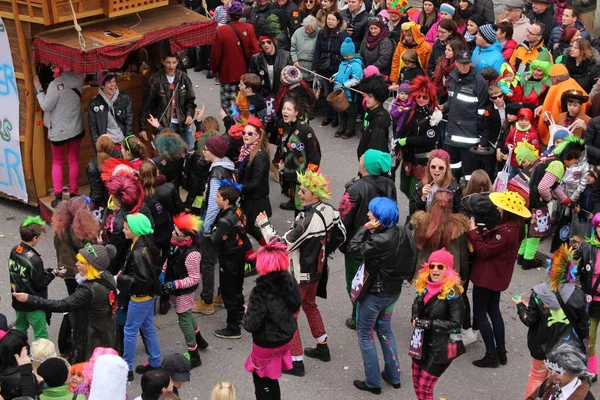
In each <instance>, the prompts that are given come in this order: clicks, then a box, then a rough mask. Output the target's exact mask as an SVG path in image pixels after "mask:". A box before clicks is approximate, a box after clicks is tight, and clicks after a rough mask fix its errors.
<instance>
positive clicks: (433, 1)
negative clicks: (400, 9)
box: [423, 0, 440, 8]
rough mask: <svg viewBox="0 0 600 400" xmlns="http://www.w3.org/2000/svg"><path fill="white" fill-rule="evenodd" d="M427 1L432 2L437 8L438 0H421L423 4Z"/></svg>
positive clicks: (438, 5)
mask: <svg viewBox="0 0 600 400" xmlns="http://www.w3.org/2000/svg"><path fill="white" fill-rule="evenodd" d="M426 1H428V2H430V3H431V4H433V6H434V7H435V8H439V7H440V2H439V1H438V0H423V4H425V2H426Z"/></svg>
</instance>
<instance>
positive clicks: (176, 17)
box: [32, 5, 217, 74]
mask: <svg viewBox="0 0 600 400" xmlns="http://www.w3.org/2000/svg"><path fill="white" fill-rule="evenodd" d="M115 25H118V26H123V27H130V28H128V29H127V31H131V32H133V33H135V34H136V39H134V40H128V41H122V42H120V43H115V44H108V45H103V44H101V43H99V42H97V41H96V40H93V39H91V38H88V37H86V32H92V31H98V30H102V29H106V27H107V26H115ZM81 27H82V34H83V36H84V38H85V39H86V48H85V49H84V50H82V49H81V47H80V45H79V40H78V36H77V32H76V31H75V29H74V28H73V26H69V27H66V28H61V29H56V30H52V31H48V32H43V33H40V34H37V35H35V37H34V39H33V45H32V47H33V57H34V59H35V61H36V62H39V63H44V64H58V65H63V66H65V67H69V68H70V69H71V70H73V71H74V72H77V73H80V74H95V73H96V72H98V71H100V70H103V69H120V68H122V67H123V64H124V62H125V59H126V58H127V56H128V55H129V54H130V53H131V52H133V51H136V50H138V49H140V48H142V47H145V46H147V45H149V44H151V43H154V42H158V41H161V40H164V39H169V41H170V46H171V51H173V52H174V53H181V52H182V51H183V50H184V49H186V48H189V47H194V46H202V45H206V44H210V43H212V42H213V41H214V39H215V33H216V31H217V22H216V21H214V20H209V19H207V18H206V17H204V16H202V15H200V14H198V13H195V12H193V11H191V10H189V9H187V8H185V7H183V6H181V5H171V6H165V7H161V8H157V9H153V10H148V11H144V12H140V13H139V19H138V17H137V16H136V14H133V15H128V16H124V17H119V18H112V19H102V20H99V21H94V22H90V23H86V24H81ZM140 36H141V38H140Z"/></svg>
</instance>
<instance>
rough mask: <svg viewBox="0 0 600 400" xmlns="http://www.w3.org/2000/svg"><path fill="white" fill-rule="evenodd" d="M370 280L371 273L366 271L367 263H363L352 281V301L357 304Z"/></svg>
mask: <svg viewBox="0 0 600 400" xmlns="http://www.w3.org/2000/svg"><path fill="white" fill-rule="evenodd" d="M368 278H369V273H368V272H367V270H366V269H365V263H364V262H363V263H362V264H361V265H360V267H358V271H356V275H354V278H353V279H352V286H351V291H350V300H352V302H353V303H354V302H356V300H357V299H358V297H359V296H360V293H361V292H362V290H363V288H364V287H365V283H366V282H367V279H368Z"/></svg>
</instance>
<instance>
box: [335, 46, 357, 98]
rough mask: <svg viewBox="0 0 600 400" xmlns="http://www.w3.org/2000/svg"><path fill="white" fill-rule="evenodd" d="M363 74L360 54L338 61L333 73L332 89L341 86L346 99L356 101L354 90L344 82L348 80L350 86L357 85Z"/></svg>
mask: <svg viewBox="0 0 600 400" xmlns="http://www.w3.org/2000/svg"><path fill="white" fill-rule="evenodd" d="M363 76H364V72H363V62H362V59H361V58H360V56H359V55H358V54H356V55H355V56H354V57H353V58H351V59H349V60H344V61H342V62H341V63H340V66H339V67H338V72H337V73H335V74H334V75H333V78H334V84H333V90H335V89H337V88H339V87H343V89H344V93H346V97H347V98H348V101H349V102H350V103H353V102H355V101H356V100H355V99H356V92H352V91H351V90H350V89H349V88H347V87H346V83H347V82H350V84H351V86H358V84H359V83H360V81H361V80H362V78H363Z"/></svg>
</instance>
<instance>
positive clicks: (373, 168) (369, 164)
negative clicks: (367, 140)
mask: <svg viewBox="0 0 600 400" xmlns="http://www.w3.org/2000/svg"><path fill="white" fill-rule="evenodd" d="M363 165H364V166H365V170H366V171H367V173H368V174H369V175H375V176H377V175H381V174H382V173H387V172H389V170H390V169H391V168H392V156H390V155H389V153H384V152H383V151H379V150H375V149H369V150H367V151H365V153H364V154H363Z"/></svg>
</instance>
